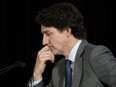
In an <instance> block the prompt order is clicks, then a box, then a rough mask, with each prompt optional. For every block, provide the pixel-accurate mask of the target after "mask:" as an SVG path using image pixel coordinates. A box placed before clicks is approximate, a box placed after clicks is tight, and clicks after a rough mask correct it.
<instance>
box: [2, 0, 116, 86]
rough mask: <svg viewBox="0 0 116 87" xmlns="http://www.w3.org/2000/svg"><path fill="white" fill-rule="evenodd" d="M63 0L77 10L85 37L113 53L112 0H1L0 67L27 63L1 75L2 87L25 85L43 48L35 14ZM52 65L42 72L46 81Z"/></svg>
mask: <svg viewBox="0 0 116 87" xmlns="http://www.w3.org/2000/svg"><path fill="white" fill-rule="evenodd" d="M63 1H67V2H71V3H73V4H74V5H75V6H77V7H78V8H79V9H80V12H81V13H82V15H83V17H84V23H85V27H86V29H87V33H88V36H87V37H88V39H87V40H88V41H89V42H91V43H93V44H102V45H105V46H107V47H108V48H109V49H110V50H111V51H112V52H113V54H114V56H116V47H115V40H116V39H115V38H116V34H115V25H116V24H115V23H116V22H115V14H114V13H115V5H114V4H113V3H114V2H112V1H111V0H2V27H1V30H0V31H1V32H0V40H1V45H0V46H1V47H0V48H1V56H0V69H3V68H5V67H7V66H9V65H12V64H14V62H16V61H17V60H21V61H23V62H25V63H26V67H24V68H20V67H15V68H13V69H11V70H10V71H8V72H6V73H4V74H2V75H0V85H2V87H8V86H9V87H26V85H27V82H28V80H29V79H30V77H31V76H32V72H33V68H34V64H35V60H36V55H37V52H38V51H39V50H40V49H41V48H42V44H41V40H42V37H41V33H40V27H39V26H38V24H36V23H35V19H34V18H35V15H36V14H37V11H38V10H41V9H42V8H43V7H48V6H50V5H51V4H53V3H57V2H63ZM58 60H59V59H56V61H58ZM52 67H53V64H52V63H50V62H48V64H47V68H46V70H45V72H44V74H43V78H45V84H47V83H48V82H49V79H50V75H51V73H50V72H51V70H52Z"/></svg>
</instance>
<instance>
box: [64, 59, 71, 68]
mask: <svg viewBox="0 0 116 87" xmlns="http://www.w3.org/2000/svg"><path fill="white" fill-rule="evenodd" d="M71 62H72V61H71V60H69V59H67V60H66V63H65V64H66V68H68V67H70V65H71Z"/></svg>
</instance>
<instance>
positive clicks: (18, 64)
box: [15, 61, 26, 67]
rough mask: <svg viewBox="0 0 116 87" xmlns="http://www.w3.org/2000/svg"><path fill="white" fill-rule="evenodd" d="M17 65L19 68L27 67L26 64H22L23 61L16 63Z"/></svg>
mask: <svg viewBox="0 0 116 87" xmlns="http://www.w3.org/2000/svg"><path fill="white" fill-rule="evenodd" d="M15 65H16V66H19V67H25V66H26V63H24V62H21V61H16V62H15Z"/></svg>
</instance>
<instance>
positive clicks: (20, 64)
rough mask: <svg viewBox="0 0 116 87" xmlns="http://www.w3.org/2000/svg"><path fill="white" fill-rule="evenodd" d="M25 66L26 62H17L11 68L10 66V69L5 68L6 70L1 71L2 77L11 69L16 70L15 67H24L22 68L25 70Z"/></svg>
mask: <svg viewBox="0 0 116 87" xmlns="http://www.w3.org/2000/svg"><path fill="white" fill-rule="evenodd" d="M25 66H26V63H24V62H22V61H20V60H18V61H16V62H15V63H14V64H13V65H10V66H8V67H5V68H3V69H1V70H0V75H2V74H3V73H5V72H7V71H9V70H10V69H12V68H14V67H22V68H23V67H25Z"/></svg>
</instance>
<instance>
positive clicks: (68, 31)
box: [66, 28, 71, 37]
mask: <svg viewBox="0 0 116 87" xmlns="http://www.w3.org/2000/svg"><path fill="white" fill-rule="evenodd" d="M66 35H67V37H69V36H70V35H71V28H68V29H66Z"/></svg>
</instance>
